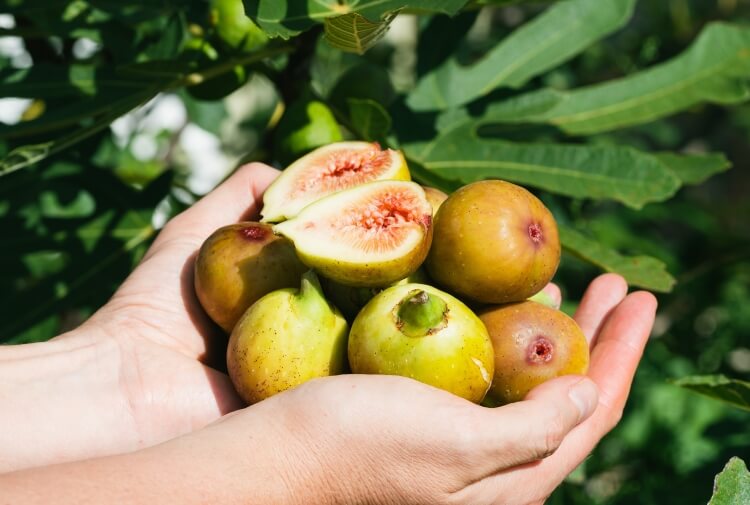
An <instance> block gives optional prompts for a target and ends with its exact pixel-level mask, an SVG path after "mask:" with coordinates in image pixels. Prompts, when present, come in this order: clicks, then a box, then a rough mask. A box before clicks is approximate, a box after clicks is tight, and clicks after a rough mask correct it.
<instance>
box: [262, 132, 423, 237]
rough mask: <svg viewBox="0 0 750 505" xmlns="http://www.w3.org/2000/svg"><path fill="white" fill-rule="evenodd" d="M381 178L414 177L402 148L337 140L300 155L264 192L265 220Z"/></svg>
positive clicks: (289, 215) (293, 213)
mask: <svg viewBox="0 0 750 505" xmlns="http://www.w3.org/2000/svg"><path fill="white" fill-rule="evenodd" d="M380 180H403V181H408V180H411V176H410V175H409V169H408V167H407V165H406V160H405V159H404V156H403V155H402V154H401V152H400V151H394V150H392V149H381V148H380V145H378V144H377V143H369V142H336V143H334V144H329V145H327V146H324V147H319V148H318V149H316V150H314V151H312V152H311V153H309V154H307V155H305V156H303V157H302V158H300V159H298V160H297V161H295V162H294V163H292V164H291V165H289V166H288V167H287V168H286V170H284V171H283V172H282V174H281V175H280V176H279V177H278V178H277V179H276V180H275V181H274V182H273V184H271V185H270V186H269V187H268V189H267V190H266V192H265V194H264V195H263V210H262V212H261V215H262V216H263V219H262V221H263V222H269V223H277V222H280V221H284V220H285V219H290V218H292V217H295V216H296V215H297V214H299V213H300V211H301V210H302V209H303V208H305V207H306V206H307V205H309V204H311V203H313V202H315V201H316V200H319V199H321V198H323V197H325V196H328V195H330V194H332V193H335V192H337V191H341V190H344V189H348V188H352V187H355V186H358V185H360V184H363V183H366V182H372V181H380Z"/></svg>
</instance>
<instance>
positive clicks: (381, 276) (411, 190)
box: [274, 181, 432, 287]
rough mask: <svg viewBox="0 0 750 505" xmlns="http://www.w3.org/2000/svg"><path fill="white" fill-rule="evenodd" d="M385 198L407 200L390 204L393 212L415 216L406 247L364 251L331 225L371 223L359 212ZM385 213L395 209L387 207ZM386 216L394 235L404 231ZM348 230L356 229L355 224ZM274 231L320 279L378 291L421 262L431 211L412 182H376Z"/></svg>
mask: <svg viewBox="0 0 750 505" xmlns="http://www.w3.org/2000/svg"><path fill="white" fill-rule="evenodd" d="M387 195H396V197H395V199H394V201H397V202H398V201H400V200H399V199H398V197H399V196H402V197H403V198H404V200H408V204H404V205H403V206H398V204H395V205H397V206H398V208H397V209H395V210H396V211H398V212H396V213H397V214H399V213H400V214H403V213H405V212H413V213H414V215H413V216H411V217H413V218H414V220H413V221H410V222H411V223H412V224H413V227H412V228H411V230H409V231H408V233H410V234H411V235H410V237H408V238H409V242H408V243H407V245H409V246H410V247H408V248H406V247H404V248H403V250H398V249H396V250H395V252H394V250H390V251H378V252H375V253H373V252H370V251H368V252H367V253H365V252H362V248H361V247H360V248H359V249H358V248H357V247H359V245H360V244H359V243H358V244H351V243H347V241H346V240H345V239H344V238H342V235H341V233H342V232H341V228H340V227H339V228H337V227H336V226H337V225H341V226H344V227H346V226H349V224H348V222H344V224H342V221H341V219H342V218H348V217H351V218H352V221H353V222H358V221H364V220H367V219H370V218H367V217H365V214H364V212H370V211H371V210H372V208H371V206H370V204H372V201H373V200H375V199H376V197H381V196H382V197H386V196H387ZM386 207H387V205H386ZM388 209H389V210H390V211H393V210H394V209H393V207H392V206H391V207H388ZM359 211H361V213H357V212H359ZM350 213H351V216H350ZM386 217H387V219H392V220H393V222H394V224H395V226H396V228H397V232H401V231H403V230H404V229H405V226H404V222H403V221H399V219H400V218H402V217H403V216H398V217H393V216H390V215H389V216H386ZM371 219H376V216H375V217H371ZM352 228H354V229H357V230H359V228H357V227H356V226H352ZM381 229H382V228H378V225H374V226H373V228H372V229H369V230H360V231H361V234H359V233H360V232H357V233H358V235H357V236H356V237H355V240H357V241H358V240H359V239H360V238H362V237H363V236H367V235H366V234H373V233H379V232H380V230H381ZM373 230H376V231H373ZM274 231H275V232H276V233H278V234H281V235H284V236H286V237H288V238H289V239H290V240H292V242H293V243H294V246H295V249H296V251H297V256H298V257H299V258H300V260H302V262H303V263H304V264H305V265H307V266H308V267H310V268H313V269H315V270H316V271H317V272H318V273H319V274H321V275H322V276H324V277H326V278H328V279H331V280H334V281H336V282H338V283H340V284H343V285H345V286H354V287H382V286H388V285H390V284H392V283H394V282H398V281H399V280H400V279H403V278H405V277H408V276H409V275H411V274H413V273H414V272H415V271H416V270H417V269H418V268H419V267H420V265H422V263H423V262H424V260H425V258H426V257H427V254H428V253H429V250H430V244H431V243H432V209H431V208H430V204H429V203H428V202H427V198H426V197H425V195H424V191H423V190H422V188H421V186H419V185H418V184H416V183H414V182H408V181H375V182H369V183H366V184H363V185H361V186H358V187H355V188H351V189H347V190H343V191H339V192H337V193H334V194H333V195H329V196H327V197H326V198H322V199H320V200H318V201H317V202H315V203H313V204H311V205H308V206H307V207H305V209H304V210H303V211H302V212H301V213H300V214H299V215H298V216H297V217H295V218H293V219H289V220H287V221H284V222H283V223H280V224H277V225H275V226H274ZM337 249H338V250H337ZM342 249H345V250H344V251H342ZM396 253H398V254H396ZM368 255H369V256H368Z"/></svg>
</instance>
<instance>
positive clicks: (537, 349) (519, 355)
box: [479, 301, 589, 405]
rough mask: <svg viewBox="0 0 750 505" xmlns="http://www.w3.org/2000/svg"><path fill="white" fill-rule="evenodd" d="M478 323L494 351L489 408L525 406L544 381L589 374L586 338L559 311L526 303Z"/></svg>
mask: <svg viewBox="0 0 750 505" xmlns="http://www.w3.org/2000/svg"><path fill="white" fill-rule="evenodd" d="M479 317H480V319H481V320H482V322H483V323H484V325H485V326H486V327H487V331H488V332H489V334H490V338H492V344H493V347H494V349H495V376H494V379H493V381H492V388H491V389H490V391H489V393H487V400H486V402H487V403H488V404H491V405H503V404H506V403H510V402H516V401H519V400H523V398H524V397H525V396H526V394H527V393H528V392H529V391H531V390H532V389H534V388H535V387H536V386H538V385H540V384H542V383H543V382H545V381H547V380H550V379H554V378H555V377H559V376H561V375H569V374H585V373H586V372H587V371H588V366H589V346H588V342H587V341H586V337H585V336H584V335H583V332H582V331H581V329H580V328H579V327H578V324H577V323H576V322H575V321H574V320H573V319H571V318H570V317H568V316H567V315H566V314H565V313H563V312H560V311H559V310H555V309H553V308H550V307H547V306H546V305H542V304H541V303H536V302H532V301H525V302H520V303H511V304H508V305H501V306H498V307H493V308H490V309H487V310H486V311H484V312H482V313H481V314H480V315H479Z"/></svg>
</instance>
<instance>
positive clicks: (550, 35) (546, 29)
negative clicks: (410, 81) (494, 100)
mask: <svg viewBox="0 0 750 505" xmlns="http://www.w3.org/2000/svg"><path fill="white" fill-rule="evenodd" d="M634 5H635V0H609V1H606V2H602V1H601V0H567V1H565V2H560V3H558V4H556V5H554V6H553V7H550V8H549V9H548V10H547V11H546V12H544V13H543V14H542V15H540V16H538V17H537V18H536V19H534V20H533V21H531V22H530V23H526V24H525V25H524V26H523V27H521V28H519V29H518V30H516V31H515V32H514V33H513V34H512V35H510V36H509V37H507V38H506V39H505V40H503V41H502V43H500V44H499V45H497V46H495V48H494V49H492V51H490V52H489V53H488V54H487V55H485V56H484V58H482V59H481V60H479V61H478V62H477V63H474V64H472V65H470V66H462V65H461V64H460V63H459V62H458V61H457V59H456V58H452V59H449V60H447V61H446V62H445V63H444V64H443V65H441V66H440V67H438V68H437V69H435V70H434V71H433V72H431V73H429V74H427V75H425V76H424V78H422V79H421V80H420V81H419V83H418V84H417V87H416V88H415V89H414V90H413V91H412V93H411V94H410V95H409V97H408V100H407V103H408V104H409V106H410V107H411V108H412V109H414V110H435V109H446V108H449V107H455V106H458V105H462V104H465V103H468V102H471V101H472V100H474V99H476V98H479V97H481V96H484V95H486V94H487V93H489V92H490V91H492V90H494V89H495V88H498V87H500V86H505V87H512V88H519V87H521V86H523V85H524V84H526V83H527V82H528V81H529V80H530V79H531V78H533V77H535V76H537V75H539V74H541V73H543V72H546V71H547V70H550V69H552V68H554V67H556V66H557V65H559V64H561V63H563V62H565V61H567V60H569V59H570V58H572V57H573V56H575V55H577V54H578V53H580V52H581V51H582V50H583V49H585V48H586V47H588V46H589V45H591V44H592V43H593V42H595V41H597V40H599V39H600V38H602V37H604V36H606V35H608V34H609V33H611V32H613V31H614V30H616V29H618V28H620V27H621V26H623V25H624V24H625V23H626V22H627V21H628V19H630V16H631V15H632V12H633V7H634Z"/></svg>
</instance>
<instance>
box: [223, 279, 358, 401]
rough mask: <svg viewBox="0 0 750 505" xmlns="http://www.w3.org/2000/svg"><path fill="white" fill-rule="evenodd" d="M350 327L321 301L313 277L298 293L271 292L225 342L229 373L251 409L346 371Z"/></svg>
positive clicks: (251, 309) (245, 316)
mask: <svg viewBox="0 0 750 505" xmlns="http://www.w3.org/2000/svg"><path fill="white" fill-rule="evenodd" d="M348 329H349V327H348V325H347V323H346V321H345V320H344V316H342V315H341V313H340V312H339V311H338V309H336V308H335V307H334V306H333V305H331V304H330V303H328V301H327V300H326V299H325V298H324V297H323V292H322V290H321V288H320V283H319V282H318V279H317V277H316V276H315V274H314V273H313V272H308V273H305V274H304V275H303V276H302V283H301V287H300V289H280V290H277V291H273V292H271V293H269V294H267V295H266V296H264V297H263V298H261V299H260V300H258V301H257V302H255V303H254V304H253V305H252V306H251V307H250V308H249V309H248V310H247V312H245V314H244V315H243V316H242V319H240V321H239V322H238V323H237V326H235V328H234V330H233V331H232V335H231V337H230V338H229V347H228V348H227V369H228V371H229V377H230V378H231V379H232V383H233V384H234V387H235V389H236V390H237V392H238V393H239V395H240V396H241V397H242V399H244V400H245V401H246V402H247V403H249V404H252V403H256V402H259V401H261V400H263V399H265V398H268V397H270V396H272V395H274V394H277V393H280V392H282V391H285V390H287V389H291V388H293V387H295V386H298V385H300V384H302V383H303V382H306V381H308V380H310V379H314V378H316V377H326V376H329V375H337V374H340V373H343V372H344V371H345V370H346V340H347V333H348Z"/></svg>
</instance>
